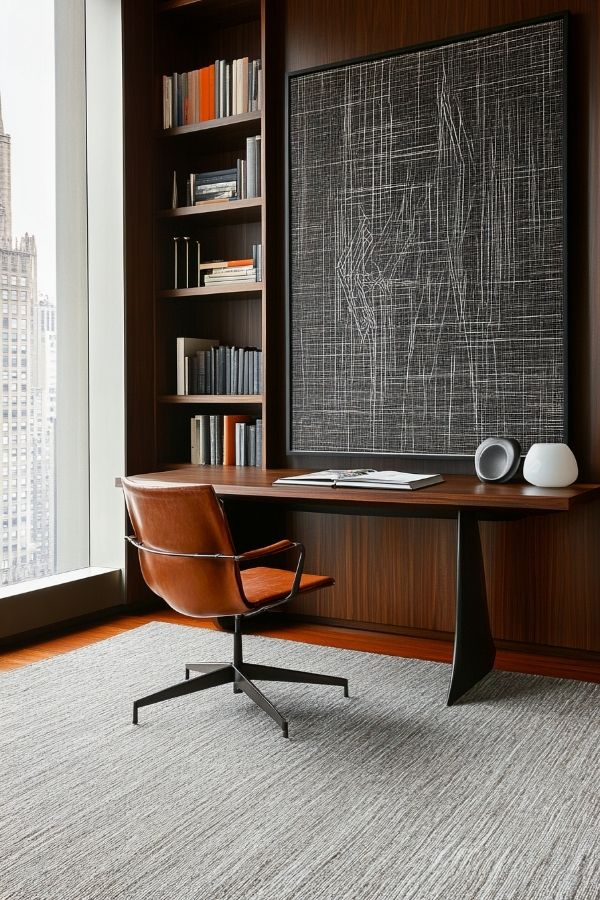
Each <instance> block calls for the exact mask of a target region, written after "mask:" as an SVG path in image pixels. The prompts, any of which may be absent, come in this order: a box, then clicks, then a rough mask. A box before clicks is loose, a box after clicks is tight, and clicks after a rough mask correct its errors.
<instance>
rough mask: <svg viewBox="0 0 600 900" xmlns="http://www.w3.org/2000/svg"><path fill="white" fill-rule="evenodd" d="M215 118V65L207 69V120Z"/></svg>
mask: <svg viewBox="0 0 600 900" xmlns="http://www.w3.org/2000/svg"><path fill="white" fill-rule="evenodd" d="M214 117H215V64H214V63H213V64H212V66H209V67H208V118H209V119H214Z"/></svg>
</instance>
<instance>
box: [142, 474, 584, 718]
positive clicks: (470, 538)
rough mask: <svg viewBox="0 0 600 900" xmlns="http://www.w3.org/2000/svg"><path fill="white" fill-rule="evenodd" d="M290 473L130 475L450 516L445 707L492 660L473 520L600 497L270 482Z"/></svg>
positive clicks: (453, 480)
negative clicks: (452, 542) (453, 529)
mask: <svg viewBox="0 0 600 900" xmlns="http://www.w3.org/2000/svg"><path fill="white" fill-rule="evenodd" d="M292 474H294V471H292V470H283V469H281V470H267V471H264V470H261V469H250V468H237V467H235V466H214V467H213V466H185V467H181V468H178V469H176V470H172V471H169V472H153V473H150V474H147V475H139V476H136V478H137V479H139V480H140V481H144V482H151V483H156V484H165V485H166V484H170V485H173V484H181V485H186V484H212V485H213V487H214V488H215V491H216V493H217V494H218V495H219V496H220V497H224V498H226V497H232V498H236V499H258V500H261V501H264V502H268V503H288V504H293V503H294V502H296V503H302V504H303V505H308V506H309V507H310V508H311V509H315V510H316V511H319V509H321V510H331V509H332V508H333V509H335V508H338V509H344V510H345V511H346V512H349V511H353V510H354V511H356V513H357V514H359V513H360V514H362V515H368V514H369V512H370V511H373V512H375V511H381V510H386V511H387V512H388V513H390V514H392V515H398V516H408V517H418V516H427V517H428V518H455V519H456V520H457V540H456V596H455V603H456V628H455V634H454V659H453V664H452V675H451V679H450V686H449V690H448V698H447V702H448V705H451V704H453V703H455V702H456V701H457V700H458V699H459V698H460V697H462V695H463V694H464V693H465V692H466V691H468V690H469V689H470V688H471V687H473V685H475V684H476V683H477V682H478V681H480V680H481V679H482V678H483V677H484V676H485V675H486V674H487V673H488V672H489V671H491V669H492V668H493V665H494V658H495V655H496V649H495V646H494V641H493V638H492V634H491V631H490V623H489V614H488V605H487V595H486V586H485V575H484V568H483V558H482V552H481V541H480V537H479V522H480V521H484V520H496V521H498V520H510V519H514V518H520V517H522V516H527V515H539V514H545V513H553V512H568V511H569V510H570V509H571V508H572V507H573V506H574V505H575V504H579V503H584V502H587V501H590V500H596V499H600V485H595V484H594V485H590V484H587V485H586V484H575V485H571V486H570V487H567V488H536V487H533V486H532V485H528V484H483V483H482V482H480V481H479V480H478V479H477V478H475V477H473V476H467V475H446V476H444V478H445V481H444V482H443V483H442V484H437V485H432V486H431V487H427V488H421V489H419V490H417V491H394V490H379V491H377V490H371V489H360V488H354V489H351V488H331V487H315V486H309V485H302V486H290V485H274V484H273V481H274V480H275V479H276V478H279V477H281V476H283V475H292Z"/></svg>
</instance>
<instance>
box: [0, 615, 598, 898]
mask: <svg viewBox="0 0 600 900" xmlns="http://www.w3.org/2000/svg"><path fill="white" fill-rule="evenodd" d="M230 642H231V638H230V637H229V636H228V635H224V634H219V633H216V632H209V631H204V630H202V629H195V628H186V627H184V626H178V625H164V624H158V623H156V624H152V625H147V626H144V627H143V628H139V629H136V630H135V631H131V632H128V633H126V634H123V635H121V636H119V637H116V638H112V639H110V640H107V641H104V642H102V643H99V644H95V645H93V646H89V647H86V648H84V649H82V650H79V651H76V652H73V653H69V654H67V655H65V656H60V657H56V658H54V659H51V660H48V661H46V662H43V663H39V664H37V665H33V666H30V667H27V668H25V669H21V670H17V671H14V672H9V673H6V674H5V675H3V676H2V679H1V681H0V685H1V708H0V729H1V731H0V858H1V863H0V898H1V900H75V898H76V900H121V898H123V900H125V898H127V900H163V898H164V900H176V898H177V900H179V898H185V900H196V898H197V900H309V898H310V900H328V898H336V900H338V898H339V900H353V898H357V900H358V898H361V900H363V898H364V900H400V898H402V900H408V898H419V900H436V898H444V900H474V898H477V900H508V898H511V900H533V898H536V900H538V898H539V900H567V898H569V900H584V898H585V900H598V898H599V897H600V858H599V852H600V823H599V813H600V802H599V797H598V772H599V770H600V769H599V762H600V728H599V722H600V703H599V701H600V686H595V685H589V684H583V683H577V682H574V681H558V680H554V679H546V678H538V677H533V676H523V675H511V674H505V673H494V674H493V675H492V676H490V678H488V679H487V681H486V682H485V684H484V685H482V686H480V687H479V689H478V691H477V692H475V693H474V694H473V695H472V702H471V703H469V704H468V705H467V704H465V705H460V706H456V707H453V708H452V709H448V708H447V707H446V706H444V697H445V692H446V687H447V680H448V674H449V670H448V667H447V666H445V665H438V664H434V663H425V662H420V661H416V660H405V659H398V658H394V657H388V656H377V655H372V654H364V653H357V652H353V651H348V650H334V649H330V648H325V647H312V646H308V645H306V644H298V643H293V642H288V641H276V640H271V639H266V638H257V637H249V638H246V639H245V649H246V655H247V657H248V659H249V660H254V661H260V662H265V663H269V664H275V665H277V664H279V665H287V666H290V667H295V668H305V669H312V670H314V671H323V672H330V673H332V674H338V675H347V676H348V677H349V679H350V691H351V695H352V696H351V698H350V699H349V700H345V699H344V698H343V696H342V691H341V690H338V689H337V688H326V687H315V686H311V687H306V688H303V687H301V686H298V685H291V684H290V685H277V684H268V685H267V684H265V685H264V688H265V693H267V695H268V696H269V697H270V698H271V699H272V700H273V702H274V703H276V704H277V705H278V706H279V707H280V709H281V711H282V712H283V713H284V714H287V715H288V717H289V719H290V737H291V740H289V741H286V740H284V739H283V738H282V737H281V735H280V732H279V730H278V728H277V727H276V726H275V725H274V723H272V722H271V720H270V719H269V718H268V717H267V716H266V715H265V714H264V713H263V712H262V711H261V710H260V709H258V708H257V707H255V706H254V704H253V703H252V702H251V701H250V700H249V699H248V698H247V697H246V696H245V695H239V696H234V695H233V694H232V690H231V687H230V686H227V687H221V688H216V689H214V690H212V691H208V692H206V693H201V694H197V695H195V696H192V697H187V698H183V699H181V700H173V701H170V702H168V703H165V704H161V705H159V706H154V707H149V708H147V709H142V710H141V711H140V725H139V726H138V727H137V728H136V727H134V726H132V725H131V724H130V716H131V701H132V699H134V698H136V697H139V696H142V695H144V694H147V693H150V692H151V691H152V690H155V689H158V688H160V687H165V686H167V685H168V684H171V683H173V682H174V681H177V680H179V678H180V677H181V676H182V674H183V664H184V663H185V662H191V661H199V660H202V659H212V658H217V659H220V658H225V659H227V658H228V657H229V650H230Z"/></svg>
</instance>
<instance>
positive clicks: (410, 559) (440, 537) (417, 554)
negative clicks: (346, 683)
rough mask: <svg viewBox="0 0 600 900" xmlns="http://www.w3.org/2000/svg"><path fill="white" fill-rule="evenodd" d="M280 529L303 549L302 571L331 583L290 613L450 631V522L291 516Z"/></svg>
mask: <svg viewBox="0 0 600 900" xmlns="http://www.w3.org/2000/svg"><path fill="white" fill-rule="evenodd" d="M286 525H287V532H286V533H287V534H292V535H294V538H295V539H296V540H301V541H302V542H303V543H304V544H305V546H306V569H307V571H309V572H311V571H312V572H318V573H324V574H327V575H332V576H333V577H334V578H335V581H336V583H335V586H334V587H333V588H328V589H327V590H324V591H318V592H317V593H315V594H308V595H306V596H305V597H302V598H299V599H298V600H296V601H294V603H293V604H290V611H291V612H296V613H300V614H304V615H313V616H324V617H326V618H338V619H344V620H346V621H349V622H369V623H379V624H383V625H395V624H396V623H398V622H402V624H403V625H406V626H407V627H408V628H417V629H422V630H427V631H438V632H439V631H442V632H451V631H453V630H454V592H453V591H451V592H450V594H448V584H454V579H455V572H456V565H455V540H456V523H455V522H453V521H446V522H442V523H440V522H437V521H432V520H427V519H397V518H390V517H377V516H359V515H331V514H327V513H321V514H318V515H316V514H315V513H308V512H290V513H288V515H287V516H286ZM341 547H343V552H340V548H341Z"/></svg>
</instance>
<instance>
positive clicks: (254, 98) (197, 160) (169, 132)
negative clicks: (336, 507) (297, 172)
mask: <svg viewBox="0 0 600 900" xmlns="http://www.w3.org/2000/svg"><path fill="white" fill-rule="evenodd" d="M136 5H137V6H138V7H139V8H141V7H140V4H139V3H137V2H136ZM267 10H268V4H267V3H266V2H265V0H164V2H160V0H159V2H157V3H156V5H155V10H154V12H153V14H152V17H151V18H152V21H151V22H150V19H149V18H148V16H146V22H147V28H148V32H147V42H146V53H147V51H148V49H150V50H151V52H152V55H153V77H152V82H151V83H152V86H153V87H152V91H153V96H152V98H151V100H149V99H148V97H145V98H144V102H143V103H142V104H141V106H140V112H139V115H140V116H141V115H143V114H144V113H146V114H148V112H149V114H150V116H151V119H152V128H151V131H152V135H151V142H152V148H153V153H152V174H151V183H152V187H153V189H152V207H153V208H152V211H151V215H152V224H151V227H152V247H153V253H152V328H151V331H152V335H151V356H152V366H151V370H152V398H151V401H152V417H153V422H154V429H153V448H152V449H153V455H154V462H153V468H156V469H166V468H171V467H176V466H179V465H182V464H185V463H188V464H189V463H190V462H191V461H192V459H193V458H194V457H195V458H196V459H197V458H198V455H199V451H197V450H196V448H195V445H193V442H194V420H198V421H201V420H204V419H207V418H208V417H211V419H214V420H219V421H220V422H221V423H222V422H223V420H224V419H225V421H229V420H232V419H234V418H236V417H241V418H242V419H243V420H244V427H246V425H247V427H248V431H249V432H250V433H251V435H252V440H251V443H252V452H251V453H250V452H248V453H246V454H244V455H243V457H244V464H246V465H248V464H250V460H251V461H252V464H257V463H258V464H260V465H265V464H266V452H264V441H265V438H264V437H263V435H264V432H265V429H264V422H265V418H266V417H265V414H264V413H265V409H264V406H265V383H266V377H267V373H266V365H265V354H264V353H262V352H261V353H258V354H256V355H257V357H258V358H259V359H260V363H261V366H262V371H261V378H260V385H261V390H260V392H259V393H256V392H248V393H239V392H238V393H234V392H233V391H230V392H229V393H227V394H225V393H220V394H209V393H191V392H190V393H187V392H186V393H185V395H181V392H180V391H178V365H177V353H176V348H177V338H181V337H186V338H204V339H208V340H209V341H214V342H218V344H219V345H220V346H221V347H237V348H249V349H252V350H254V349H255V350H259V351H262V350H263V347H264V342H265V333H266V322H267V316H266V312H265V310H266V283H267V270H266V268H265V262H266V259H265V256H266V254H265V253H264V248H265V245H266V221H265V218H266V217H265V209H266V204H265V196H266V189H267V185H266V179H265V162H264V159H265V113H264V82H265V77H266V76H265V56H266V54H265V28H266V24H265V20H266V16H267ZM134 15H135V13H132V21H133V16H134ZM138 17H139V9H138ZM138 25H139V18H138ZM138 46H139V40H138ZM139 69H140V66H139V64H138V65H137V66H136V71H139ZM149 84H150V80H149V79H146V80H145V81H144V85H145V87H146V90H148V86H149ZM209 85H210V86H211V87H210V91H211V92H212V91H213V90H214V93H211V95H210V96H209V93H208V91H207V86H209ZM140 100H141V98H140ZM135 139H136V140H137V141H140V132H139V128H138V129H137V132H136V135H135ZM232 173H233V174H232ZM136 199H137V200H138V201H139V202H143V203H144V204H145V209H146V211H147V210H148V203H147V198H146V199H145V198H142V197H141V196H138V197H136ZM130 207H131V204H130ZM146 225H147V223H145V227H146ZM213 261H225V262H229V263H230V266H229V267H228V268H227V269H218V268H214V269H207V268H206V267H207V266H208V264H209V263H210V262H213ZM198 263H201V264H202V267H199V266H198ZM237 279H239V280H237ZM148 330H149V329H148ZM148 330H147V333H146V339H147V338H148ZM135 339H136V340H141V338H140V336H139V332H138V331H137V329H136V336H135ZM149 349H150V348H149V347H148V344H147V343H146V345H145V351H144V355H145V356H146V357H148V356H149V355H150V354H149ZM130 353H131V350H129V351H128V355H129V354H130ZM251 355H252V354H251ZM188 361H189V362H190V365H191V362H192V360H191V359H190V360H186V363H187V362H188ZM194 362H195V360H194ZM138 377H139V376H138ZM190 384H191V382H190ZM207 384H208V382H207ZM256 384H258V380H257V382H256ZM144 392H145V394H146V408H147V409H148V408H149V402H148V401H149V400H150V397H149V396H148V387H147V386H145V387H144ZM257 422H258V423H259V425H258V426H256V423H257ZM242 430H243V429H242ZM145 432H146V434H148V429H147V427H145ZM256 435H258V440H259V441H260V442H261V447H260V448H258V449H257V447H256ZM230 459H231V455H230ZM213 462H214V460H213ZM238 464H240V463H239V462H238Z"/></svg>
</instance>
